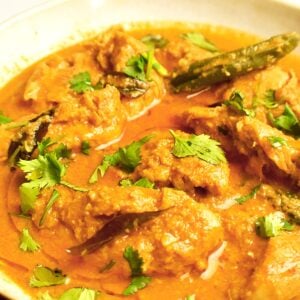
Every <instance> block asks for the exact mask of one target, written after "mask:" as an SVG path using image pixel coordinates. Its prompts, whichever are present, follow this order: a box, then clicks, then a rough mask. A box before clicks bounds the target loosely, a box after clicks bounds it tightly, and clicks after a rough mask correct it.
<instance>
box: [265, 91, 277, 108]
mask: <svg viewBox="0 0 300 300" xmlns="http://www.w3.org/2000/svg"><path fill="white" fill-rule="evenodd" d="M263 105H264V106H265V107H266V108H269V109H272V108H276V107H277V106H278V103H277V102H276V98H275V90H267V91H266V93H265V95H264V97H263Z"/></svg>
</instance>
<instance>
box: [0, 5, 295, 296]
mask: <svg viewBox="0 0 300 300" xmlns="http://www.w3.org/2000/svg"><path fill="white" fill-rule="evenodd" d="M297 2H298V4H297ZM137 21H189V22H198V23H213V24H219V25H224V26H228V27H234V28H237V29H239V30H243V31H247V32H250V33H254V34H257V35H260V36H262V37H268V36H271V35H273V34H279V33H282V32H287V31H299V30H300V1H299V0H289V1H287V0H286V1H279V0H277V1H275V0H244V1H243V0H226V1H225V0H209V1H205V0H177V1H176V0H65V1H63V0H52V1H48V2H46V3H45V4H43V5H40V6H37V7H35V8H33V9H31V10H28V11H26V12H23V13H21V14H19V15H17V16H16V17H14V18H12V19H10V20H8V21H6V22H4V23H2V24H0V87H1V86H3V85H5V84H6V83H7V82H8V81H9V80H10V79H11V78H12V77H13V76H15V75H16V74H17V73H18V72H20V71H21V70H22V69H24V68H26V67H28V66H29V65H31V64H32V63H34V62H35V61H37V60H39V59H40V58H42V57H44V56H46V55H48V54H49V53H51V52H53V51H55V50H58V49H60V48H62V47H65V46H69V45H72V44H74V43H76V42H78V41H80V40H82V39H83V38H86V37H87V36H89V35H90V34H94V33H95V31H101V30H102V29H103V28H104V27H108V26H110V25H112V24H116V23H124V22H126V23H128V22H137ZM299 50H300V49H299V48H298V52H300V51H299ZM0 272H1V271H0ZM1 278H2V279H1ZM1 292H2V293H3V294H5V295H7V296H10V297H12V298H13V299H22V300H25V299H30V297H27V296H26V295H24V294H23V293H22V291H21V290H20V289H18V288H17V287H16V286H14V285H12V284H11V282H10V280H9V279H8V278H7V277H5V276H4V275H3V276H0V293H1Z"/></svg>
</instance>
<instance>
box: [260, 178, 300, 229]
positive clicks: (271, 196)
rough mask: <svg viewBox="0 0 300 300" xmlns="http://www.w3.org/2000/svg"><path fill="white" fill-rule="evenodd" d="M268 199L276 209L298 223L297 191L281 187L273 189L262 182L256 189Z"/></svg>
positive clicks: (299, 217)
mask: <svg viewBox="0 0 300 300" xmlns="http://www.w3.org/2000/svg"><path fill="white" fill-rule="evenodd" d="M258 194H259V195H262V196H263V197H264V198H265V199H267V200H268V201H270V203H272V205H273V206H274V207H275V208H276V209H280V210H281V211H283V212H284V213H286V214H287V215H288V216H289V218H291V219H292V220H293V221H294V222H296V223H298V224H300V201H299V199H300V198H299V194H298V193H291V192H290V191H284V190H282V189H279V188H278V189H275V188H273V187H272V186H271V185H267V184H263V185H262V186H261V188H260V189H259V191H258Z"/></svg>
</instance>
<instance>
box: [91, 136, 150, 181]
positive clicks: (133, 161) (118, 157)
mask: <svg viewBox="0 0 300 300" xmlns="http://www.w3.org/2000/svg"><path fill="white" fill-rule="evenodd" d="M151 138H152V136H151V135H148V136H145V137H143V138H142V139H140V140H139V141H134V142H132V143H131V144H129V145H128V146H126V147H121V148H119V150H118V151H116V152H115V153H113V154H108V155H105V156H104V158H103V160H102V163H101V164H100V165H99V166H98V167H97V168H96V169H95V171H94V172H93V174H92V176H91V177H90V179H89V183H95V182H97V180H98V172H100V175H101V176H102V177H103V176H104V174H105V173H106V171H107V169H108V168H109V167H110V166H118V167H120V168H121V169H123V170H125V171H127V172H132V171H133V170H134V169H135V167H136V166H137V165H138V164H139V163H140V161H141V147H142V146H143V145H144V144H145V143H147V142H148V141H149V140H150V139H151Z"/></svg>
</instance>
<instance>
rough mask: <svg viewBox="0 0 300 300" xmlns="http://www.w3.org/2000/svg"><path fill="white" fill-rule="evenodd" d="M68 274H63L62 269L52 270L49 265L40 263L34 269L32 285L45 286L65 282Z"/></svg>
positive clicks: (31, 279)
mask: <svg viewBox="0 0 300 300" xmlns="http://www.w3.org/2000/svg"><path fill="white" fill-rule="evenodd" d="M66 279H67V277H66V275H63V274H62V272H61V271H60V270H57V269H55V270H52V269H50V268H48V267H44V266H42V265H38V266H36V267H35V268H34V270H33V275H32V276H31V278H30V282H29V284H30V286H31V287H43V286H52V285H60V284H65V282H66Z"/></svg>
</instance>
